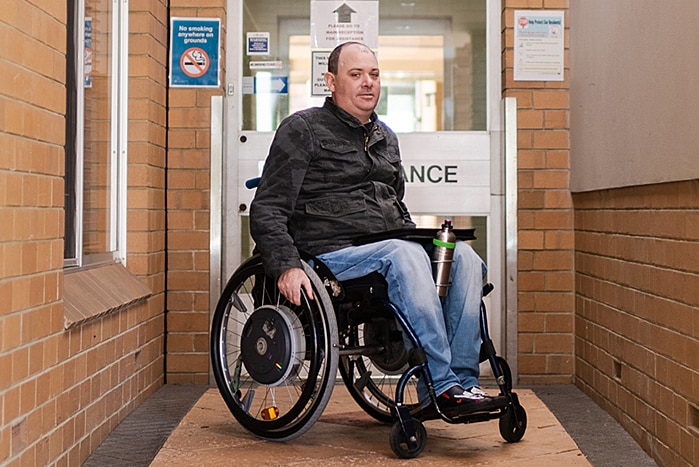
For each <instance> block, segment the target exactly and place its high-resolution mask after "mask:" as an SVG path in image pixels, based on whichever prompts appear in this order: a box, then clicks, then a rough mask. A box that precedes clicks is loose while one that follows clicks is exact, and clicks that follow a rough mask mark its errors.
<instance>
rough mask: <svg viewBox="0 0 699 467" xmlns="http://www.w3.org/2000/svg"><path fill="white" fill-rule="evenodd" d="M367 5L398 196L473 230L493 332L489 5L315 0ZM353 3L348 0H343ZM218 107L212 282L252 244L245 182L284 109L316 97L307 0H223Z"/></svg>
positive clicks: (494, 92)
mask: <svg viewBox="0 0 699 467" xmlns="http://www.w3.org/2000/svg"><path fill="white" fill-rule="evenodd" d="M323 3H328V5H329V6H330V7H331V8H332V9H333V10H332V11H335V10H336V9H337V8H338V7H340V6H342V5H347V6H349V7H354V10H357V9H358V7H361V8H364V7H365V6H366V5H367V4H374V3H375V4H377V5H376V6H377V11H378V18H377V23H378V37H377V47H376V50H375V52H376V54H377V57H378V61H379V67H380V68H381V82H382V89H381V100H380V102H379V106H378V107H377V109H376V111H377V113H378V114H379V117H380V118H381V119H382V120H383V121H384V122H386V123H387V124H388V125H389V126H390V127H391V128H392V129H393V130H394V131H395V132H396V133H397V134H398V137H399V140H400V144H401V153H402V157H403V162H404V171H405V176H406V180H407V187H406V204H407V205H408V208H409V209H410V211H411V213H412V214H413V217H414V218H415V220H416V222H417V223H418V225H419V226H421V227H435V228H437V227H438V226H439V225H440V224H441V221H442V219H443V218H445V217H448V218H451V219H453V220H454V221H455V224H456V225H457V227H460V228H467V227H475V228H476V229H477V231H476V232H477V237H478V240H477V241H475V242H474V243H473V246H474V248H475V249H476V250H477V251H478V252H479V254H480V255H481V256H482V257H483V258H484V259H485V260H486V262H487V263H488V265H489V277H488V280H489V281H491V282H493V283H494V284H495V285H496V290H499V291H500V292H501V295H498V294H492V296H491V297H490V298H489V303H488V307H489V314H490V315H491V316H490V324H491V333H492V336H491V337H492V338H493V340H494V341H495V343H496V346H498V348H502V346H500V345H499V344H500V340H501V328H502V326H503V321H502V317H501V316H500V312H499V311H498V312H495V311H494V310H499V309H500V308H501V296H504V293H505V290H504V289H505V284H504V281H503V280H502V269H503V268H502V262H503V260H502V258H503V251H502V250H503V244H504V242H503V240H502V238H503V237H502V232H503V219H502V216H503V214H502V212H503V210H502V202H501V199H500V198H499V196H500V195H501V191H502V189H501V186H502V177H503V175H502V174H501V173H500V172H501V162H500V161H501V158H502V155H501V152H502V151H501V144H500V140H501V136H502V135H501V123H500V122H501V116H500V113H501V111H500V66H499V65H500V28H499V25H500V9H499V3H500V2H498V1H495V2H493V1H489V2H488V1H486V0H411V1H405V0H380V1H376V2H373V1H371V0H355V1H352V0H345V1H342V0H339V1H336V2H333V1H331V0H323ZM335 4H337V5H335ZM355 4H357V5H355ZM228 12H229V16H228V34H227V36H228V41H229V42H228V44H227V54H228V58H227V66H226V69H227V76H228V79H227V91H228V92H227V94H228V96H227V99H226V104H225V108H226V110H225V112H226V117H225V121H226V129H225V133H226V134H225V138H224V139H225V146H226V158H227V161H226V165H225V168H224V200H223V204H224V219H223V230H224V238H223V241H222V245H223V248H224V250H223V251H222V255H223V260H224V266H223V276H224V277H223V280H224V282H225V279H226V278H227V277H228V276H229V275H230V274H231V273H232V272H233V271H234V270H235V268H236V267H237V265H238V264H239V263H240V261H241V260H242V259H244V258H245V257H247V256H249V255H250V254H251V251H252V247H253V244H252V240H251V239H250V234H249V228H248V226H249V224H248V209H249V205H250V201H251V200H252V197H253V195H254V192H253V191H252V190H248V189H247V188H245V181H246V180H247V179H249V178H252V177H255V176H258V175H259V173H260V172H261V169H262V165H263V163H264V159H265V157H266V155H267V151H268V148H269V145H270V143H271V140H272V137H273V135H274V130H275V129H276V127H277V126H278V125H279V123H280V122H281V120H282V119H284V118H285V117H286V116H287V115H289V114H291V113H293V112H295V111H297V110H301V109H304V108H307V107H310V106H321V105H322V104H323V101H324V99H325V97H324V96H323V95H318V93H317V92H316V90H315V89H314V87H313V82H314V78H315V77H316V76H317V74H318V71H317V69H316V68H317V62H316V61H315V59H314V52H315V51H316V49H313V48H312V45H311V44H312V37H311V36H312V26H311V17H310V15H311V0H229V9H228Z"/></svg>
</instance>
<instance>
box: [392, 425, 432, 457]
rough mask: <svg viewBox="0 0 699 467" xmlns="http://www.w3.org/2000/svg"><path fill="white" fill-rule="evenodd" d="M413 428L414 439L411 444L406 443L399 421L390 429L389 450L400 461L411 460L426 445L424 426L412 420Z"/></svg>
mask: <svg viewBox="0 0 699 467" xmlns="http://www.w3.org/2000/svg"><path fill="white" fill-rule="evenodd" d="M412 421H413V427H414V428H415V439H414V440H413V442H408V440H407V439H406V438H405V432H403V426H402V425H401V423H400V421H397V422H396V423H394V424H393V428H391V438H390V441H391V449H392V450H393V452H394V453H395V454H396V455H397V456H398V457H400V458H402V459H412V458H414V457H417V456H419V455H420V453H421V452H422V450H423V449H425V445H426V444H427V430H425V426H424V425H423V424H422V422H420V420H417V419H415V418H413V419H412Z"/></svg>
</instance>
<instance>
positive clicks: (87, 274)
mask: <svg viewBox="0 0 699 467" xmlns="http://www.w3.org/2000/svg"><path fill="white" fill-rule="evenodd" d="M64 287H65V288H64V295H63V304H64V327H65V329H69V328H71V327H73V326H75V325H76V324H79V323H82V322H84V321H87V320H89V319H92V318H96V317H98V316H102V315H104V314H106V313H111V312H114V311H117V310H121V309H124V308H127V307H129V306H132V305H135V304H137V303H140V302H143V301H145V300H146V299H147V298H148V297H150V295H151V293H152V292H151V290H150V289H149V288H148V287H147V286H146V285H145V284H143V282H141V281H140V280H139V279H138V278H137V277H136V276H134V275H133V274H132V273H131V272H129V271H128V270H127V269H126V268H125V267H124V266H123V265H122V264H121V263H116V264H107V265H104V266H99V267H96V268H89V269H79V270H76V271H66V274H65V277H64Z"/></svg>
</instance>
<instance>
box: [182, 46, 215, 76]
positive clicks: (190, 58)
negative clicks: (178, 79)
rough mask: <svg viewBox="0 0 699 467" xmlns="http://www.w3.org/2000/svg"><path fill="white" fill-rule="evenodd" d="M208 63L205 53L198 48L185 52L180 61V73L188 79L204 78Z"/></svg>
mask: <svg viewBox="0 0 699 467" xmlns="http://www.w3.org/2000/svg"><path fill="white" fill-rule="evenodd" d="M209 63H210V60H209V56H208V55H207V53H206V52H205V51H204V50H202V49H200V48H198V47H192V48H191V49H187V50H185V52H184V53H183V54H182V58H181V59H180V67H181V68H182V72H183V73H184V74H185V75H187V76H189V77H190V78H199V77H201V76H204V74H206V72H207V71H208V70H209Z"/></svg>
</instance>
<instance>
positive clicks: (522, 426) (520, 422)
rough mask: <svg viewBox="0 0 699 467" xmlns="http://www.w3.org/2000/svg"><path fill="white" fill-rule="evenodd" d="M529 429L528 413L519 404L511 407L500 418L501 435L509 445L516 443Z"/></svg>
mask: <svg viewBox="0 0 699 467" xmlns="http://www.w3.org/2000/svg"><path fill="white" fill-rule="evenodd" d="M526 429H527V412H526V411H525V410H524V407H522V406H521V405H519V404H515V405H512V406H509V407H507V408H506V409H505V413H504V414H503V416H502V417H500V435H501V436H502V437H503V439H504V440H505V441H507V442H508V443H516V442H517V441H519V440H521V439H522V437H523V436H524V432H525V431H526Z"/></svg>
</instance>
